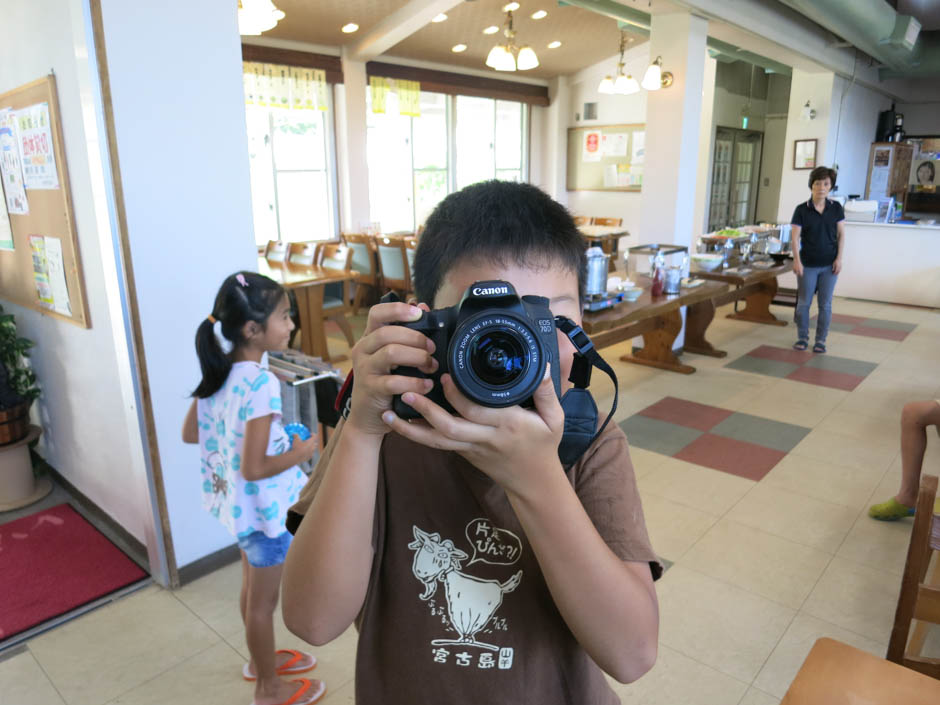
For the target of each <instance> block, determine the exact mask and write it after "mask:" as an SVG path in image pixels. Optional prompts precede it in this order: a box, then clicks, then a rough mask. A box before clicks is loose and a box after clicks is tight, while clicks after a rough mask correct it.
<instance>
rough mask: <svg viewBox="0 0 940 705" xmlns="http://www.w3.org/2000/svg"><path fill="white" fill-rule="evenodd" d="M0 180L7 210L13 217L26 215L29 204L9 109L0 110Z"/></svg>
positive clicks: (11, 114) (14, 122)
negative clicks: (1, 180) (0, 179)
mask: <svg viewBox="0 0 940 705" xmlns="http://www.w3.org/2000/svg"><path fill="white" fill-rule="evenodd" d="M0 178H2V179H3V192H4V193H5V194H6V201H7V210H8V211H9V212H10V213H12V214H15V215H28V214H29V202H28V201H27V200H26V188H25V186H24V185H23V167H22V162H21V160H20V147H19V139H18V135H17V128H16V114H15V113H14V112H13V110H11V109H10V108H7V109H6V110H0Z"/></svg>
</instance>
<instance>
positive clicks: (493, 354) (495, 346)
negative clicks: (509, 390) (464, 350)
mask: <svg viewBox="0 0 940 705" xmlns="http://www.w3.org/2000/svg"><path fill="white" fill-rule="evenodd" d="M469 357H470V367H471V369H472V370H473V372H474V373H475V374H476V376H477V377H478V378H479V379H480V381H482V382H484V383H486V384H490V385H493V386H497V387H501V386H505V385H507V384H512V383H513V382H515V381H516V380H517V379H519V377H521V376H522V374H523V372H525V368H526V363H527V362H528V356H527V355H526V349H525V346H524V345H523V344H522V341H521V340H519V339H518V338H516V336H515V335H513V334H511V333H510V332H508V331H503V330H488V331H484V332H482V333H481V334H480V335H478V336H477V337H476V338H474V340H473V341H472V342H471V343H470V355H469Z"/></svg>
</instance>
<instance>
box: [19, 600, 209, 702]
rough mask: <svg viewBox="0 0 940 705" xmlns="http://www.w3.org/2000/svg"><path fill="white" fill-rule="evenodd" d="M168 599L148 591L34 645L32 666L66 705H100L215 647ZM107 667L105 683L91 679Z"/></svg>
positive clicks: (206, 633)
mask: <svg viewBox="0 0 940 705" xmlns="http://www.w3.org/2000/svg"><path fill="white" fill-rule="evenodd" d="M219 640H220V638H219V635H218V634H216V633H215V632H214V631H212V630H211V629H209V627H207V626H206V625H205V624H204V623H203V622H202V621H201V620H200V619H199V618H198V617H196V616H195V615H194V614H193V613H192V612H190V611H189V610H188V609H187V608H186V607H185V606H184V605H183V604H182V603H181V602H179V600H177V599H176V598H174V597H173V595H172V594H171V593H169V592H167V591H165V590H163V589H161V588H158V587H152V588H147V589H144V590H141V591H139V592H136V593H133V594H131V595H129V596H127V597H125V598H123V599H121V600H118V601H117V602H114V603H112V604H109V605H107V606H105V607H102V608H101V609H99V610H96V611H94V612H91V613H89V614H86V615H84V616H82V617H79V618H78V619H76V620H74V621H72V622H68V623H67V624H64V625H63V626H61V627H58V628H56V629H55V630H53V631H50V632H47V633H45V634H42V635H41V636H38V637H36V638H35V639H33V640H32V641H31V642H30V644H29V646H30V650H31V651H32V653H33V655H34V656H35V657H36V660H37V661H38V662H39V663H40V665H41V666H42V668H43V670H44V671H45V672H46V673H47V674H48V675H49V678H50V679H51V680H52V682H53V683H54V684H55V686H56V688H57V689H58V691H59V692H60V693H61V694H62V696H63V697H64V699H65V700H66V701H67V702H68V703H69V705H100V703H104V702H107V701H108V700H110V699H112V698H114V697H116V696H118V695H120V694H121V693H124V692H127V691H128V690H130V689H131V688H134V687H136V686H138V685H140V684H141V683H144V682H145V681H148V680H150V679H151V678H153V677H154V676H156V675H158V674H160V673H163V672H164V671H165V670H167V669H168V668H172V667H173V666H175V665H176V664H178V663H182V662H183V661H185V660H186V659H188V658H189V657H191V656H193V655H194V654H198V653H200V652H201V651H204V650H205V649H207V648H209V647H210V646H212V645H213V644H216V643H218V642H219ZM102 667H106V671H105V672H106V673H107V676H106V677H100V678H96V677H91V676H92V675H93V674H97V673H101V672H102V670H101V669H102Z"/></svg>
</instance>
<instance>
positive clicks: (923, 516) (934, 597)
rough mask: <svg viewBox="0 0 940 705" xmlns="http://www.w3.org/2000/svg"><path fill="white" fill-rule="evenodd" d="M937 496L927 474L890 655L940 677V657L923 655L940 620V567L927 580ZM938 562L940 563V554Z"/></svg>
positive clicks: (939, 520) (937, 545)
mask: <svg viewBox="0 0 940 705" xmlns="http://www.w3.org/2000/svg"><path fill="white" fill-rule="evenodd" d="M936 499H937V477H936V476H935V475H924V476H923V477H921V480H920V490H919V491H918V494H917V504H916V505H915V507H914V527H913V529H912V531H911V542H910V544H909V545H908V549H907V562H906V563H905V564H904V577H903V578H902V579H901V592H900V594H899V595H898V607H897V610H896V611H895V614H894V628H893V629H892V630H891V639H890V641H889V642H888V656H887V658H888V660H889V661H893V662H894V663H897V664H900V665H902V666H905V667H906V668H910V669H913V670H915V671H919V672H920V673H923V674H924V675H926V676H930V677H931V678H937V679H940V659H937V658H925V657H922V656H921V655H920V651H921V648H922V647H923V644H924V637H925V636H926V630H927V624H926V623H928V622H929V623H933V624H940V568H938V567H934V571H933V576H932V579H931V580H929V581H928V580H927V568H928V566H929V565H930V559H931V557H932V556H933V554H934V552H935V551H940V516H937V515H935V514H934V513H933V512H934V503H935V502H936ZM937 565H938V566H940V556H938V559H937ZM915 619H916V620H918V624H917V627H916V628H915V629H914V635H913V637H912V638H911V639H910V643H908V636H909V635H910V632H911V622H912V621H913V620H915ZM936 702H940V700H937V701H936Z"/></svg>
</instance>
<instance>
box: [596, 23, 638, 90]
mask: <svg viewBox="0 0 940 705" xmlns="http://www.w3.org/2000/svg"><path fill="white" fill-rule="evenodd" d="M629 41H631V40H629V39H627V35H626V33H624V31H623V30H620V61H619V62H618V63H617V76H616V77H613V76H604V78H603V80H602V81H601V82H600V84H599V85H598V86H597V92H598V93H604V94H605V95H613V94H615V93H616V94H618V95H632V94H633V93H637V92H639V90H640V84H639V83H637V81H636V79H635V78H634V77H633V76H631V75H629V74H627V75H624V73H623V53H624V51H626V48H627V43H628V42H629Z"/></svg>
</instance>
